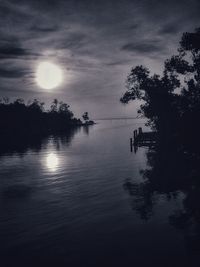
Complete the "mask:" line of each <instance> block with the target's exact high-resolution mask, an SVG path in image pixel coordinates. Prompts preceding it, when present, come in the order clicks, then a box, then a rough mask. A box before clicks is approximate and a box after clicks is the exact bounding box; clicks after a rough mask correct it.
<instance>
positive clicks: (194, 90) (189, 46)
mask: <svg viewBox="0 0 200 267" xmlns="http://www.w3.org/2000/svg"><path fill="white" fill-rule="evenodd" d="M126 87H127V91H126V92H125V94H124V95H123V97H122V98H121V102H122V103H128V102H129V101H131V100H141V101H142V105H141V106H140V109H139V110H138V113H140V114H142V115H143V116H144V117H146V118H147V119H148V124H149V125H150V126H151V127H152V129H153V130H156V131H157V133H158V134H157V136H158V137H159V140H158V141H159V143H162V144H166V145H175V144H178V147H179V148H182V149H183V150H184V151H189V150H190V151H192V152H195V153H196V152H197V153H200V125H199V123H200V28H198V29H196V30H195V31H194V32H186V33H184V34H183V35H182V38H181V41H180V46H179V48H178V51H177V55H174V56H172V57H171V58H170V59H168V60H166V61H165V64H164V71H163V74H162V75H157V74H154V75H151V74H150V71H149V70H148V69H147V68H146V67H144V66H136V67H133V68H132V70H131V72H130V74H129V75H128V77H127V81H126Z"/></svg>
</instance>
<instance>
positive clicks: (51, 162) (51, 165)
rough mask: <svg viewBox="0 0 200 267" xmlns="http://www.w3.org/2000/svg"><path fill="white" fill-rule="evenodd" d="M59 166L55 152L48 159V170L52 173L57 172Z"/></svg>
mask: <svg viewBox="0 0 200 267" xmlns="http://www.w3.org/2000/svg"><path fill="white" fill-rule="evenodd" d="M58 165H59V160H58V156H57V155H56V154H55V153H53V152H51V153H49V154H48V155H47V157H46V166H47V168H48V169H49V170H50V171H52V172H55V171H56V170H57V169H58Z"/></svg>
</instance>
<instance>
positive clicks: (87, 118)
mask: <svg viewBox="0 0 200 267" xmlns="http://www.w3.org/2000/svg"><path fill="white" fill-rule="evenodd" d="M82 118H83V119H84V121H85V122H87V121H89V116H88V112H84V113H83V115H82Z"/></svg>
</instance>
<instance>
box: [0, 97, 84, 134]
mask: <svg viewBox="0 0 200 267" xmlns="http://www.w3.org/2000/svg"><path fill="white" fill-rule="evenodd" d="M0 121H1V128H0V134H1V135H2V134H5V135H7V134H19V133H28V134H42V133H44V134H45V133H56V132H62V131H66V130H68V129H69V128H72V127H75V126H79V125H81V124H82V122H81V120H80V119H76V118H74V115H73V113H72V111H71V110H70V109H69V105H68V104H66V103H63V102H58V100H57V99H54V101H53V102H52V105H51V107H50V110H49V111H45V109H44V103H42V102H40V101H39V100H37V99H34V100H33V101H29V102H28V104H25V103H24V100H23V99H17V100H15V101H14V102H11V103H10V102H9V99H7V98H3V99H1V102H0Z"/></svg>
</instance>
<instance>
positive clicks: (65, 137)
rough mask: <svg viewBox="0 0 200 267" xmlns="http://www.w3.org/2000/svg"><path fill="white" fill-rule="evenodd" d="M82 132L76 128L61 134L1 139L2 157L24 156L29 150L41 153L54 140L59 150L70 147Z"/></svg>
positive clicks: (29, 135) (0, 153)
mask: <svg viewBox="0 0 200 267" xmlns="http://www.w3.org/2000/svg"><path fill="white" fill-rule="evenodd" d="M79 130H80V128H79V127H74V128H71V129H69V130H68V131H65V132H63V133H60V134H54V135H49V134H38V135H32V134H26V135H12V136H11V135H9V136H8V135H7V136H1V138H0V156H3V155H4V154H14V153H17V154H21V155H23V154H24V153H26V152H27V151H28V150H32V151H34V152H39V151H40V150H41V149H42V148H45V147H46V146H47V144H48V143H49V140H50V139H51V140H52V143H53V146H54V147H55V148H56V150H59V148H60V145H63V144H64V145H70V143H71V141H72V139H73V137H74V135H75V134H76V133H77V132H78V131H79Z"/></svg>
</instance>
